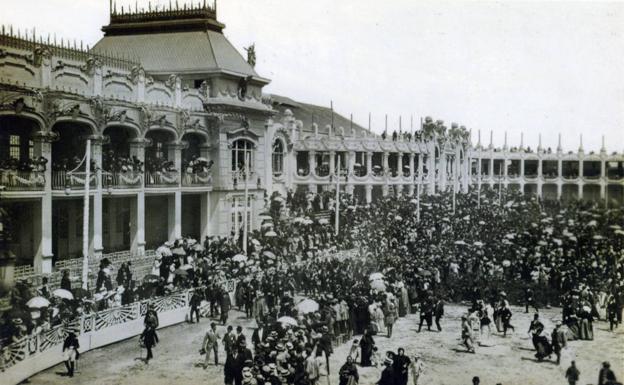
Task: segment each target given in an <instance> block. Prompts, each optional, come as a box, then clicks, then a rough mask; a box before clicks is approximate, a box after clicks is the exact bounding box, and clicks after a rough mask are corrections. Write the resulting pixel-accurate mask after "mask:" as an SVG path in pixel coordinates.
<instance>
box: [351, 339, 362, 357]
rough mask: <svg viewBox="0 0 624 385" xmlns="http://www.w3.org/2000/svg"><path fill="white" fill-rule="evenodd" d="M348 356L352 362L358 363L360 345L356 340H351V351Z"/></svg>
mask: <svg viewBox="0 0 624 385" xmlns="http://www.w3.org/2000/svg"><path fill="white" fill-rule="evenodd" d="M349 356H350V357H351V358H353V362H358V361H359V358H360V343H359V341H358V340H357V338H356V339H354V340H353V344H352V345H351V351H349Z"/></svg>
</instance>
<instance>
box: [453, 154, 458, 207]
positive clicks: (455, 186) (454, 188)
mask: <svg viewBox="0 0 624 385" xmlns="http://www.w3.org/2000/svg"><path fill="white" fill-rule="evenodd" d="M453 166H454V167H453V214H455V200H456V195H457V172H456V170H455V168H456V165H455V162H454V164H453Z"/></svg>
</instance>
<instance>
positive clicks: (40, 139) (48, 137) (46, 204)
mask: <svg viewBox="0 0 624 385" xmlns="http://www.w3.org/2000/svg"><path fill="white" fill-rule="evenodd" d="M32 139H33V142H34V155H35V157H37V158H39V157H43V158H45V159H47V161H48V162H47V164H46V168H45V171H44V173H43V174H44V175H43V177H44V178H45V186H44V190H43V196H42V197H41V207H40V208H41V210H40V216H39V218H38V219H37V222H38V224H39V226H36V227H37V228H38V231H37V233H38V235H39V237H38V238H39V239H34V241H35V242H38V246H37V247H36V253H35V260H34V261H33V265H34V268H35V271H36V272H37V273H41V274H50V273H52V257H53V254H52V162H53V159H52V142H54V141H55V140H57V139H58V135H57V134H56V133H55V132H52V131H39V132H37V133H35V134H34V135H33V137H32Z"/></svg>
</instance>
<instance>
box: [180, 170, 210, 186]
mask: <svg viewBox="0 0 624 385" xmlns="http://www.w3.org/2000/svg"><path fill="white" fill-rule="evenodd" d="M211 184H212V174H211V173H210V172H198V173H190V174H189V173H184V174H183V175H182V186H186V187H192V186H209V185H211Z"/></svg>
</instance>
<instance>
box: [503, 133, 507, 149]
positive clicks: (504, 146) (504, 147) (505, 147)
mask: <svg viewBox="0 0 624 385" xmlns="http://www.w3.org/2000/svg"><path fill="white" fill-rule="evenodd" d="M503 149H505V150H506V149H507V131H505V144H504V145H503Z"/></svg>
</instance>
